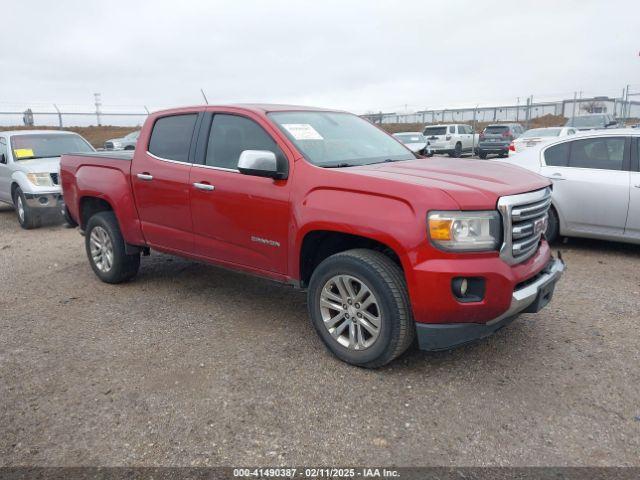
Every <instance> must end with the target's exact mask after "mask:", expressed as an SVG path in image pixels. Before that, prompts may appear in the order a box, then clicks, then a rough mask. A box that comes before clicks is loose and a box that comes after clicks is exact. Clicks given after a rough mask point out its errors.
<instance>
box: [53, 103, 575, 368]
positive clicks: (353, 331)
mask: <svg viewBox="0 0 640 480" xmlns="http://www.w3.org/2000/svg"><path fill="white" fill-rule="evenodd" d="M61 182H62V188H63V193H64V200H65V202H66V213H67V216H68V218H69V220H70V221H71V222H75V223H77V224H78V225H79V226H80V229H81V232H82V233H83V234H84V235H85V237H86V252H87V256H88V258H89V262H90V264H91V267H92V268H93V270H94V272H95V273H96V275H97V276H98V277H99V278H100V279H101V280H102V281H105V282H109V283H118V282H123V281H126V280H129V279H130V278H132V277H133V276H134V275H135V274H136V272H137V271H138V268H139V266H140V256H141V254H148V252H149V250H150V249H155V250H158V251H161V252H165V253H170V254H174V255H179V256H182V257H188V258H191V259H195V260H201V261H205V262H210V263H213V264H216V265H220V266H223V267H228V268H232V269H236V270H242V271H245V272H250V273H253V274H256V275H260V276H263V277H267V278H270V279H273V280H276V281H278V282H282V283H287V284H291V285H293V286H295V287H298V288H304V289H307V290H308V306H309V315H310V317H311V320H312V322H313V325H314V327H315V329H316V330H317V332H318V334H319V335H320V337H321V338H322V340H323V341H324V342H325V344H326V345H327V347H328V348H329V349H330V350H331V351H332V352H333V353H334V354H335V355H336V356H337V357H339V358H340V359H342V360H344V361H346V362H349V363H352V364H356V365H360V366H365V367H378V366H381V365H384V364H386V363H388V362H390V361H391V360H393V359H394V358H396V357H397V356H398V355H400V354H401V353H402V352H404V351H405V350H406V349H407V348H408V347H409V346H410V345H411V343H412V342H413V340H414V338H415V337H416V336H417V340H418V344H419V346H420V348H422V349H425V350H442V349H448V348H451V347H453V346H456V345H460V344H464V343H467V342H470V341H473V340H476V339H478V338H482V337H485V336H487V335H490V334H491V333H493V332H495V331H496V330H498V329H499V328H501V327H503V326H505V325H506V324H508V323H509V322H511V321H512V320H513V318H514V317H515V316H516V315H517V314H519V313H521V312H537V311H538V310H540V309H541V308H542V307H544V306H545V305H546V304H547V303H548V302H549V300H550V299H551V296H552V294H553V290H554V286H555V284H556V282H557V280H558V278H559V277H560V276H561V274H562V272H563V270H564V263H563V262H562V260H561V259H554V258H553V257H552V256H551V253H550V249H549V246H548V244H547V242H546V241H545V239H544V234H543V232H544V231H545V228H546V219H547V210H548V208H549V206H550V205H551V185H550V183H549V181H548V180H547V179H546V178H543V177H541V176H538V175H536V174H534V173H531V172H528V171H526V170H523V169H520V168H518V167H515V166H510V165H505V164H501V163H497V162H480V161H477V160H476V161H473V160H460V159H455V160H450V159H444V158H430V159H426V158H420V157H416V155H415V154H413V153H412V152H411V151H410V150H408V149H407V148H406V147H404V146H403V145H402V144H401V143H400V142H398V141H397V140H395V139H394V138H393V137H391V136H390V135H388V134H386V133H385V132H383V131H382V130H380V129H378V128H377V127H375V126H373V125H371V124H370V123H368V122H367V121H365V120H363V119H361V118H359V117H358V116H355V115H352V114H349V113H345V112H339V111H331V110H321V109H311V108H302V107H290V106H277V105H238V106H221V107H216V106H196V107H190V108H180V109H174V110H167V111H162V112H157V113H154V114H153V115H150V116H149V118H148V119H147V121H146V123H145V125H144V127H143V128H142V131H141V133H140V138H139V140H138V144H137V147H136V150H135V153H131V152H123V153H120V154H117V153H109V154H99V153H90V154H78V155H65V156H63V157H62V161H61ZM256 321H259V320H256Z"/></svg>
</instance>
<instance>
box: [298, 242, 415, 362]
mask: <svg viewBox="0 0 640 480" xmlns="http://www.w3.org/2000/svg"><path fill="white" fill-rule="evenodd" d="M308 308H309V315H310V317H311V321H312V323H313V326H314V328H315V329H316V331H317V332H318V335H320V338H322V340H323V342H324V343H325V345H326V346H327V348H328V349H329V350H330V351H331V352H332V353H333V354H334V355H335V356H336V357H338V358H339V359H341V360H343V361H345V362H347V363H350V364H352V365H357V366H360V367H367V368H377V367H381V366H382V365H385V364H387V363H389V362H391V361H392V360H393V359H395V358H397V357H398V356H400V355H401V354H402V353H403V352H404V351H405V350H407V348H409V346H410V345H411V343H412V342H413V339H414V337H415V325H414V322H413V316H412V312H411V304H410V302H409V294H408V293H407V287H406V283H405V279H404V275H403V273H402V270H401V268H400V267H399V266H398V265H397V264H396V263H394V262H393V261H392V260H391V259H390V258H389V257H387V256H386V255H384V254H382V253H380V252H377V251H373V250H367V249H354V250H348V251H346V252H341V253H337V254H335V255H332V256H330V257H329V258H327V259H325V260H324V261H323V262H322V263H320V265H318V267H317V268H316V269H315V271H314V272H313V275H312V277H311V281H310V283H309V290H308Z"/></svg>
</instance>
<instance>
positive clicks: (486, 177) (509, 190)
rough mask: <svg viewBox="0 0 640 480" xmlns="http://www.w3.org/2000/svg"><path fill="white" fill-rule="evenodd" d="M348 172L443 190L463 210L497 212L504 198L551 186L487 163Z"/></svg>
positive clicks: (443, 161) (429, 162) (433, 161)
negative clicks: (501, 199)
mask: <svg viewBox="0 0 640 480" xmlns="http://www.w3.org/2000/svg"><path fill="white" fill-rule="evenodd" d="M346 171H348V172H349V173H353V174H357V175H363V176H370V177H377V178H384V179H388V180H392V181H396V182H399V183H404V184H407V183H408V184H413V185H418V186H424V187H427V188H436V189H439V190H441V191H443V192H445V193H446V194H448V195H449V196H450V197H451V198H452V199H453V200H454V201H455V202H456V203H457V204H458V205H459V207H460V209H462V210H474V209H477V210H482V209H494V208H495V207H496V203H497V202H498V198H500V197H502V196H504V195H514V194H517V193H525V192H531V191H533V190H539V189H541V188H544V187H546V186H548V185H549V184H550V182H549V180H548V179H546V178H544V177H542V176H540V175H538V174H537V173H533V172H531V171H528V170H525V169H524V168H520V167H517V166H513V165H508V164H504V163H498V162H488V161H485V160H461V159H455V160H454V159H451V160H450V159H447V158H429V159H417V160H409V161H404V162H393V163H378V164H375V165H363V166H359V167H352V168H346V169H345V172H346Z"/></svg>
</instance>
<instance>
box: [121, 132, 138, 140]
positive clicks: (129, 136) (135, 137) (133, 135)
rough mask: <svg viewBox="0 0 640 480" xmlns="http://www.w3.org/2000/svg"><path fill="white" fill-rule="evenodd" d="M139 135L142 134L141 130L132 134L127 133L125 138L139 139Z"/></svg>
mask: <svg viewBox="0 0 640 480" xmlns="http://www.w3.org/2000/svg"><path fill="white" fill-rule="evenodd" d="M139 135H140V130H138V131H136V132H131V133H130V134H128V135H126V136H125V137H124V138H126V139H127V140H137V139H138V136H139Z"/></svg>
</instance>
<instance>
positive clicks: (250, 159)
mask: <svg viewBox="0 0 640 480" xmlns="http://www.w3.org/2000/svg"><path fill="white" fill-rule="evenodd" d="M238 170H239V171H240V173H243V174H244V175H253V176H255V177H267V178H274V179H279V180H281V179H284V178H287V173H286V172H284V171H281V170H279V169H278V159H277V158H276V154H275V153H273V152H270V151H268V150H244V151H243V152H242V153H241V154H240V159H239V160H238Z"/></svg>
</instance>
